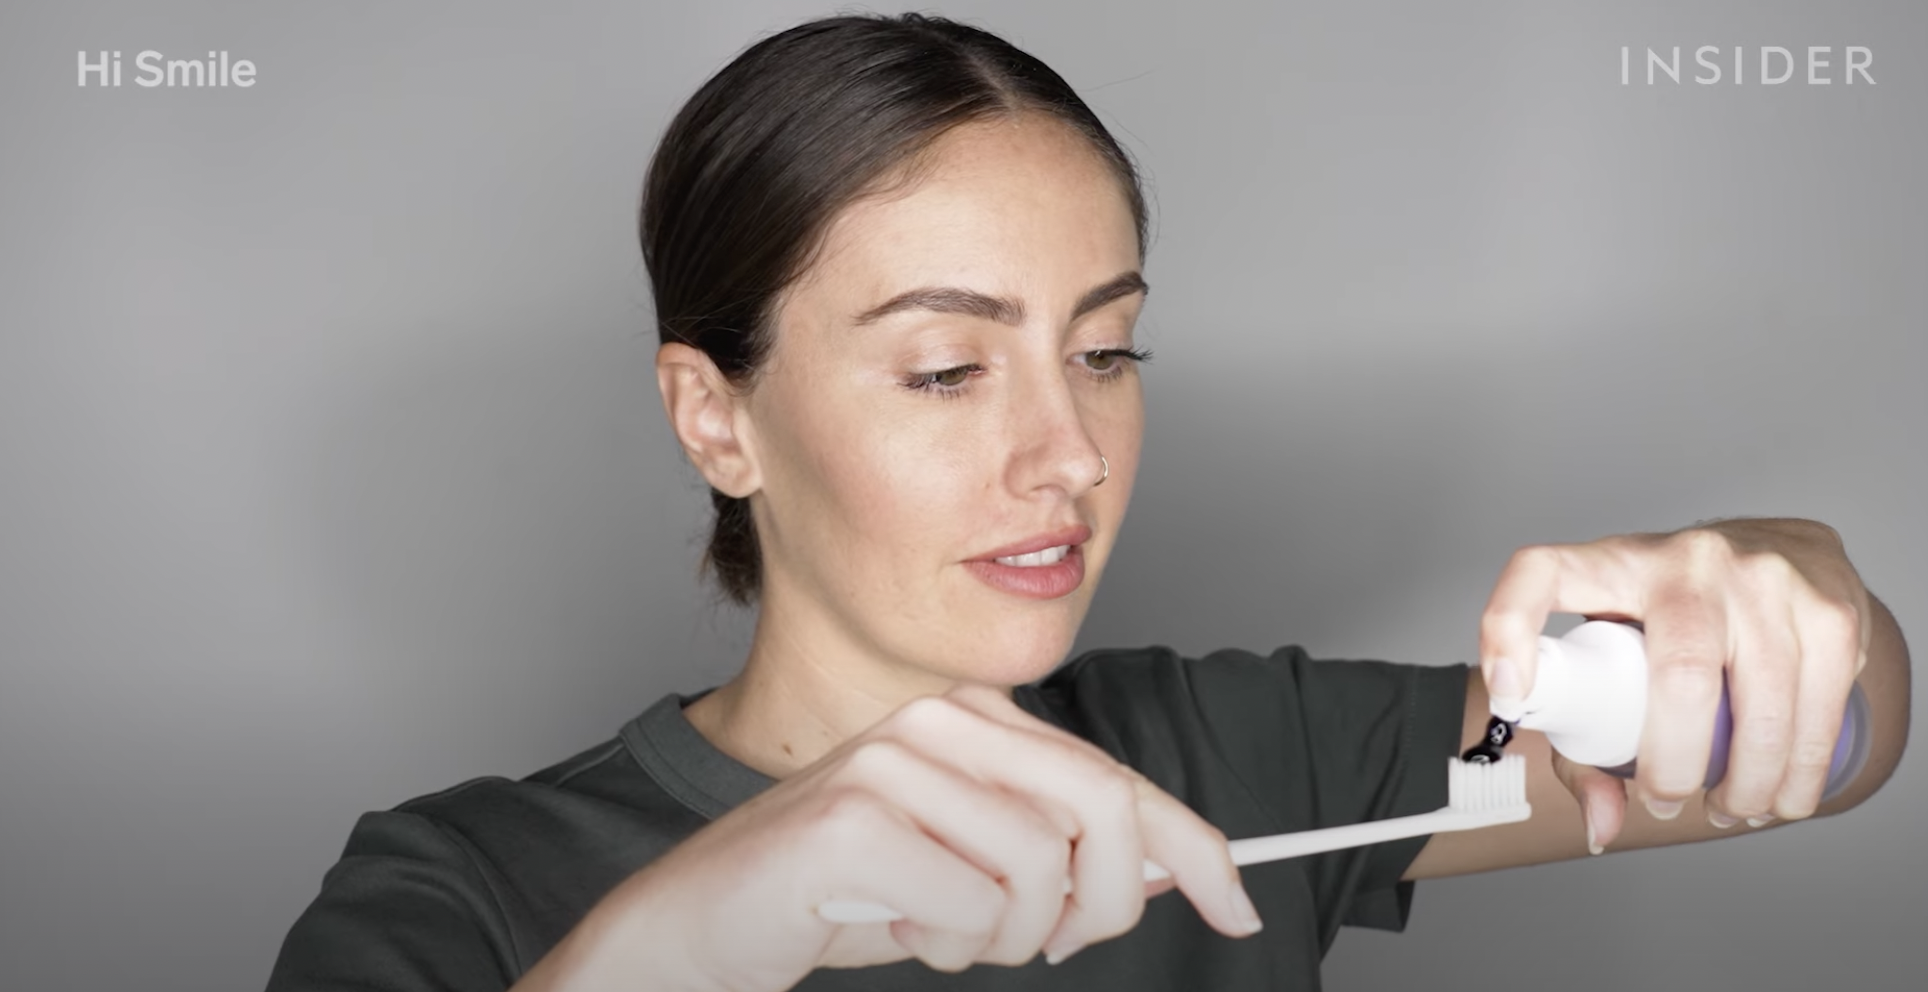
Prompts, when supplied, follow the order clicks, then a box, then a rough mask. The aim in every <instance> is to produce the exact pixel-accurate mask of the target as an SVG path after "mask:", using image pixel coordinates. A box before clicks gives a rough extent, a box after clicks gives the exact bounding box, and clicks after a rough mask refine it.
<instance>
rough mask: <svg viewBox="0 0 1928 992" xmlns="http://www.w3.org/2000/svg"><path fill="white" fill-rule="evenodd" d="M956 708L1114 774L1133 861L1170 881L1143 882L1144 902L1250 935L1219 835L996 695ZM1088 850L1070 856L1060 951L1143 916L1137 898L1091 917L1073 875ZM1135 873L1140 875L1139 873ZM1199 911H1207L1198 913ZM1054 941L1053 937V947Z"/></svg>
mask: <svg viewBox="0 0 1928 992" xmlns="http://www.w3.org/2000/svg"><path fill="white" fill-rule="evenodd" d="M962 701H963V702H964V703H965V704H966V705H969V706H971V707H973V708H974V709H978V710H979V711H981V712H984V713H986V714H987V715H988V716H989V717H991V718H993V719H996V720H999V721H1000V722H1004V723H1006V724H1007V725H1010V726H1013V727H1016V728H1020V729H1026V730H1031V729H1035V731H1036V732H1037V733H1039V734H1041V735H1043V736H1044V737H1047V738H1049V739H1051V740H1053V741H1057V740H1063V741H1064V742H1065V743H1067V744H1069V745H1072V746H1073V747H1074V749H1076V750H1080V751H1082V752H1083V753H1086V754H1088V755H1089V756H1090V757H1091V758H1092V759H1093V760H1094V761H1097V762H1099V763H1100V764H1102V765H1104V766H1106V767H1108V768H1113V769H1116V770H1117V771H1118V772H1120V773H1122V774H1123V775H1124V776H1125V777H1126V778H1128V779H1129V780H1131V782H1132V784H1133V787H1134V789H1133V801H1134V805H1135V807H1136V810H1137V815H1138V828H1139V838H1140V840H1139V849H1140V851H1141V852H1142V853H1141V854H1140V858H1141V860H1142V859H1143V858H1145V857H1149V858H1150V860H1151V861H1152V862H1153V863H1154V864H1157V865H1159V866H1160V867H1163V868H1164V869H1165V870H1166V871H1168V872H1171V874H1172V876H1173V877H1171V878H1169V879H1167V880H1164V881H1162V882H1148V883H1143V884H1144V885H1145V887H1146V890H1145V894H1146V897H1149V896H1151V895H1157V894H1159V893H1162V892H1165V891H1167V890H1169V889H1171V888H1178V889H1180V890H1181V891H1183V892H1184V893H1185V895H1186V897H1187V898H1188V899H1191V900H1192V902H1193V903H1194V904H1197V905H1198V906H1199V908H1200V912H1201V913H1202V915H1204V916H1205V918H1206V919H1207V920H1208V921H1210V922H1211V923H1212V925H1213V926H1214V927H1216V928H1217V929H1219V930H1220V931H1221V932H1223V933H1226V934H1228V935H1231V936H1244V935H1246V934H1249V933H1252V932H1254V931H1255V930H1256V929H1258V920H1257V913H1256V910H1254V909H1252V908H1251V897H1250V895H1249V894H1248V893H1247V892H1246V891H1245V887H1244V879H1243V877H1242V876H1241V875H1240V874H1239V871H1238V866H1237V865H1235V864H1233V863H1232V857H1231V849H1230V847H1229V846H1228V845H1227V844H1226V841H1225V835H1224V833H1222V832H1221V831H1219V830H1218V829H1217V828H1216V827H1213V826H1212V825H1211V824H1210V823H1208V822H1206V820H1205V819H1204V818H1202V817H1200V816H1199V815H1198V814H1197V813H1195V812H1194V811H1193V810H1192V809H1191V808H1190V807H1188V806H1186V805H1185V804H1184V803H1183V802H1181V801H1180V800H1178V799H1177V798H1176V797H1174V796H1172V795H1171V794H1170V793H1167V792H1165V791H1164V790H1163V789H1160V788H1159V787H1158V786H1157V784H1156V783H1154V782H1152V781H1151V780H1150V779H1147V778H1145V776H1144V775H1143V774H1141V773H1139V772H1138V771H1137V770H1136V769H1134V768H1132V767H1130V766H1129V765H1123V764H1120V763H1119V762H1117V761H1116V760H1115V759H1113V758H1112V757H1111V756H1110V755H1109V754H1106V753H1105V752H1104V751H1102V750H1100V749H1098V748H1097V746H1096V745H1093V744H1091V743H1090V742H1089V741H1086V740H1084V739H1083V738H1080V737H1076V736H1074V735H1072V734H1069V733H1067V732H1065V731H1064V730H1062V729H1060V728H1057V727H1054V726H1052V725H1050V724H1048V723H1045V722H1044V721H1042V720H1039V719H1037V718H1036V717H1034V716H1032V715H1031V714H1029V713H1026V712H1024V711H1023V710H1021V709H1019V708H1018V707H1017V706H1016V704H1014V703H1012V702H1011V701H1010V700H1009V699H1008V698H1006V697H1004V696H1003V695H1002V694H994V695H986V694H982V693H974V692H973V693H966V694H964V696H963V698H962ZM1153 829H1156V830H1157V831H1158V833H1157V834H1155V835H1154V834H1152V833H1148V832H1147V831H1151V830H1153ZM1088 843H1089V842H1088V840H1086V839H1084V838H1081V839H1080V840H1079V842H1078V846H1077V847H1076V848H1074V851H1073V861H1072V870H1073V877H1074V879H1075V880H1076V882H1075V887H1074V889H1073V896H1072V909H1071V911H1070V912H1069V913H1068V914H1067V919H1066V921H1065V923H1064V925H1063V926H1062V927H1061V928H1060V933H1061V934H1065V935H1066V939H1065V944H1066V945H1071V946H1083V945H1082V944H1081V943H1079V942H1077V941H1076V940H1075V939H1073V938H1072V937H1071V936H1070V934H1072V933H1078V934H1085V935H1094V936H1092V939H1094V940H1095V939H1103V938H1104V937H1111V936H1116V935H1117V934H1119V933H1123V932H1125V931H1126V930H1129V929H1131V927H1133V926H1136V925H1137V921H1138V919H1139V917H1141V916H1142V915H1143V900H1142V899H1141V900H1138V901H1137V903H1136V904H1135V905H1134V906H1133V907H1132V910H1133V911H1132V912H1131V914H1130V916H1129V917H1128V918H1123V919H1119V918H1114V917H1107V916H1103V915H1096V914H1101V913H1102V911H1103V904H1102V903H1101V902H1100V898H1099V897H1097V896H1093V895H1090V894H1089V893H1087V890H1086V888H1085V885H1084V882H1083V876H1080V875H1078V874H1077V872H1078V871H1079V868H1080V866H1081V865H1080V858H1079V854H1080V853H1081V852H1083V851H1085V850H1086V846H1087V845H1088ZM1168 858H1184V859H1186V867H1185V878H1186V882H1189V883H1190V884H1189V885H1187V884H1185V883H1181V882H1180V881H1179V880H1178V878H1177V875H1178V872H1177V871H1176V870H1175V869H1174V866H1173V865H1171V864H1169V863H1168V861H1167V859H1168ZM1140 870H1141V872H1142V867H1141V869H1140ZM1141 877H1142V876H1141ZM1153 886H1158V887H1157V888H1153ZM1207 904H1209V905H1210V906H1211V907H1214V908H1210V909H1208V908H1206V907H1207ZM1087 914H1093V915H1087ZM1057 939H1058V938H1057V937H1056V936H1054V937H1053V941H1054V942H1056V941H1057ZM1086 942H1087V943H1088V942H1089V941H1086Z"/></svg>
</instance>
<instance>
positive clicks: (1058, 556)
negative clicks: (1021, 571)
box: [996, 544, 1071, 568]
mask: <svg viewBox="0 0 1928 992" xmlns="http://www.w3.org/2000/svg"><path fill="white" fill-rule="evenodd" d="M1070 553H1071V545H1069V544H1060V545H1058V546H1057V547H1055V548H1045V549H1044V550H1043V551H1033V552H1031V553H1030V554H1028V555H1012V556H1011V557H1009V558H998V559H996V561H997V563H998V564H1000V565H1015V566H1017V567H1018V568H1036V567H1038V566H1040V565H1056V564H1057V563H1059V562H1061V561H1063V560H1064V556H1065V555H1068V554H1070Z"/></svg>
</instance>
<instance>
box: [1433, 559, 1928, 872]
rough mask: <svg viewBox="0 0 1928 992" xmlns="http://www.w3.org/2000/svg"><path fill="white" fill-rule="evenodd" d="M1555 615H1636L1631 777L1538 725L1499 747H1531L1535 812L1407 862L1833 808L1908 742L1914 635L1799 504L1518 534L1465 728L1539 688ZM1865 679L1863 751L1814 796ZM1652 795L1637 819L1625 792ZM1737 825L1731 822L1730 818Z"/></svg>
mask: <svg viewBox="0 0 1928 992" xmlns="http://www.w3.org/2000/svg"><path fill="white" fill-rule="evenodd" d="M1553 613H1575V614H1581V615H1584V616H1586V617H1589V618H1591V619H1619V620H1639V621H1641V623H1642V626H1643V627H1644V628H1645V631H1646V643H1647V653H1648V664H1649V666H1650V677H1649V687H1648V693H1649V702H1648V709H1647V712H1648V718H1647V720H1646V724H1645V729H1644V730H1643V733H1642V739H1641V745H1640V752H1639V754H1640V758H1639V773H1638V776H1637V778H1636V780H1635V781H1634V782H1633V783H1628V782H1624V781H1623V780H1621V779H1618V778H1614V777H1613V776H1611V775H1608V774H1606V773H1605V772H1602V771H1600V770H1599V769H1596V768H1589V767H1586V766H1582V765H1576V764H1573V763H1571V762H1569V761H1567V760H1566V759H1565V758H1563V757H1561V756H1560V755H1558V754H1557V753H1555V752H1554V751H1553V750H1552V749H1551V747H1549V746H1548V744H1547V740H1546V738H1545V737H1544V736H1542V735H1541V734H1538V733H1535V732H1533V731H1529V730H1522V731H1519V733H1518V735H1517V736H1516V737H1515V738H1514V740H1513V743H1512V744H1510V745H1509V746H1508V751H1509V752H1511V753H1519V754H1524V755H1526V756H1527V759H1528V782H1527V798H1528V799H1529V801H1531V802H1532V803H1533V807H1534V809H1533V817H1532V818H1531V819H1529V820H1526V821H1524V822H1521V823H1514V824H1508V825H1505V826H1499V827H1489V828H1486V829H1483V830H1473V831H1464V832H1456V833H1444V834H1436V835H1434V836H1433V837H1432V838H1431V839H1430V840H1428V841H1427V844H1426V846H1425V848H1424V849H1422V850H1421V851H1420V854H1419V856H1418V857H1417V858H1416V859H1415V860H1414V861H1413V863H1412V865H1411V866H1410V867H1409V868H1408V869H1407V871H1406V873H1405V875H1404V877H1405V878H1408V879H1417V878H1436V877H1440V876H1446V875H1461V874H1466V873H1469V872H1479V871H1491V870H1494V869H1499V868H1510V867H1516V866H1520V865H1529V864H1539V863H1542V862H1547V861H1558V860H1562V859H1566V858H1574V857H1581V856H1583V855H1585V854H1586V853H1588V852H1589V850H1591V851H1592V852H1593V853H1599V852H1600V851H1601V850H1602V849H1603V848H1605V847H1607V846H1609V845H1610V846H1611V847H1612V848H1613V849H1614V850H1629V849H1633V848H1640V847H1658V846H1661V845H1665V844H1682V843H1687V842H1690V841H1700V840H1711V839H1713V838H1716V837H1730V836H1735V835H1737V834H1739V833H1747V832H1751V831H1752V830H1754V829H1758V828H1760V827H1764V826H1767V825H1769V824H1770V823H1786V822H1789V821H1792V820H1799V819H1804V818H1806V817H1808V816H1812V815H1821V816H1828V815H1832V814H1834V813H1838V812H1841V811H1842V810H1845V809H1849V808H1851V807H1853V806H1855V805H1858V804H1859V803H1860V802H1861V801H1862V800H1864V799H1866V798H1867V797H1868V796H1870V795H1873V794H1874V792H1875V790H1877V789H1879V788H1880V787H1881V785H1882V783H1884V782H1886V781H1887V779H1888V777H1889V775H1891V774H1892V773H1893V772H1894V769H1895V766H1896V765H1898V764H1899V763H1900V761H1901V753H1902V751H1903V749H1904V748H1905V746H1906V744H1907V740H1908V723H1909V696H1910V694H1911V693H1910V681H1911V680H1910V672H1909V660H1908V647H1907V644H1906V642H1905V641H1904V640H1903V638H1902V634H1901V628H1900V626H1899V625H1898V624H1897V623H1896V621H1895V618H1894V615H1893V614H1891V613H1890V612H1889V611H1888V609H1887V607H1886V606H1885V605H1883V604H1882V603H1881V601H1880V600H1877V599H1875V598H1874V596H1873V595H1872V594H1870V593H1869V592H1868V590H1867V588H1866V587H1865V586H1863V585H1862V584H1861V579H1860V576H1859V575H1858V574H1857V573H1856V571H1855V569H1854V567H1853V565H1851V564H1850V563H1849V562H1848V558H1847V554H1846V551H1845V549H1844V548H1843V546H1842V542H1841V539H1840V535H1839V534H1837V533H1836V532H1835V531H1834V529H1833V528H1831V527H1828V526H1826V525H1825V524H1820V523H1816V522H1814V521H1810V520H1724V521H1715V522H1710V523H1705V524H1701V525H1697V526H1694V527H1690V528H1687V529H1685V530H1681V531H1676V532H1674V533H1672V534H1629V535H1622V536H1618V537H1609V538H1603V539H1601V540H1599V541H1593V542H1590V543H1587V544H1571V545H1543V546H1535V547H1529V548H1523V549H1521V550H1520V551H1518V552H1516V553H1515V554H1514V555H1513V558H1512V560H1511V561H1510V562H1508V564H1507V566H1506V568H1505V570H1504V571H1503V572H1502V573H1501V576H1500V579H1499V582H1498V583H1497V584H1496V586H1495V588H1494V590H1493V595H1492V597H1491V599H1490V600H1489V601H1488V604H1487V608H1486V612H1485V614H1484V616H1483V617H1482V619H1481V625H1480V669H1479V670H1478V671H1475V672H1473V673H1472V674H1471V677H1470V678H1469V680H1468V684H1467V691H1466V712H1465V726H1464V732H1463V735H1462V740H1463V742H1464V743H1465V744H1467V745H1471V744H1473V743H1475V742H1477V741H1478V740H1479V739H1480V738H1481V737H1482V736H1484V732H1485V729H1486V724H1487V720H1488V717H1489V716H1491V715H1492V713H1494V712H1498V713H1500V714H1501V715H1503V716H1509V717H1513V716H1516V715H1517V713H1518V709H1517V707H1518V705H1519V701H1520V700H1522V699H1524V698H1525V697H1526V694H1527V693H1528V692H1529V691H1530V690H1531V688H1532V685H1533V677H1534V674H1535V673H1534V670H1533V669H1534V662H1535V660H1536V659H1537V657H1538V637H1539V635H1540V633H1541V631H1542V630H1543V629H1544V627H1545V626H1546V621H1547V618H1548V616H1549V615H1550V614H1553ZM1723 670H1725V672H1726V675H1727V680H1728V685H1729V692H1730V695H1731V697H1732V706H1733V714H1734V736H1733V743H1732V750H1731V753H1730V758H1729V764H1728V770H1727V774H1726V776H1725V777H1724V778H1723V779H1722V780H1721V782H1720V784H1719V785H1717V786H1716V787H1715V788H1714V789H1712V790H1709V791H1706V792H1705V793H1703V792H1702V789H1701V785H1702V778H1703V776H1704V773H1705V771H1706V768H1707V762H1708V759H1709V757H1710V744H1711V742H1710V740H1709V735H1708V733H1707V730H1708V728H1709V727H1711V726H1712V725H1713V722H1714V711H1715V709H1716V707H1717V706H1718V704H1719V698H1720V689H1721V684H1722V673H1723ZM1857 682H1858V683H1859V684H1860V685H1861V689H1862V691H1863V692H1864V693H1865V694H1866V695H1867V697H1868V703H1869V707H1870V709H1871V711H1872V712H1871V714H1870V722H1871V723H1872V731H1873V737H1872V741H1871V748H1870V754H1869V757H1868V762H1867V764H1866V766H1864V768H1863V769H1862V771H1861V773H1860V775H1859V776H1858V777H1857V778H1856V779H1855V781H1854V782H1853V783H1851V784H1850V785H1849V786H1848V787H1847V788H1846V789H1845V790H1844V791H1843V792H1842V793H1841V794H1840V795H1838V796H1836V797H1835V798H1834V799H1833V800H1831V801H1829V802H1828V803H1826V804H1825V805H1822V804H1821V803H1820V798H1821V793H1822V790H1823V787H1824V786H1825V782H1826V776H1827V771H1828V764H1829V761H1830V759H1831V757H1832V755H1833V753H1834V744H1835V737H1836V734H1837V732H1838V730H1839V728H1840V726H1841V716H1842V712H1843V710H1844V709H1845V707H1846V704H1847V696H1848V692H1849V687H1850V686H1851V685H1852V684H1854V683H1857ZM1630 792H1631V793H1633V794H1637V795H1639V796H1640V797H1641V799H1642V805H1643V806H1644V807H1645V809H1646V812H1644V813H1642V814H1639V815H1634V816H1629V815H1628V812H1627V810H1628V806H1629V805H1630V804H1629V802H1628V797H1629V794H1630ZM1743 822H1744V823H1746V824H1747V825H1746V826H1740V824H1741V823H1743Z"/></svg>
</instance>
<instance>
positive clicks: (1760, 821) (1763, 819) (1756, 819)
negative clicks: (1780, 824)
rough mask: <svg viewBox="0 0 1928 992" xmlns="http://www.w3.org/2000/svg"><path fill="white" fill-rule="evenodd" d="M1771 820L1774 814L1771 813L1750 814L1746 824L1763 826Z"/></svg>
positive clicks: (1772, 820) (1771, 821)
mask: <svg viewBox="0 0 1928 992" xmlns="http://www.w3.org/2000/svg"><path fill="white" fill-rule="evenodd" d="M1773 822H1774V815H1773V814H1772V813H1770V814H1767V815H1766V816H1750V817H1748V818H1747V825H1748V826H1750V827H1765V826H1767V825H1768V824H1770V823H1773Z"/></svg>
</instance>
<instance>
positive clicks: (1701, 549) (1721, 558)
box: [1671, 527, 1734, 567]
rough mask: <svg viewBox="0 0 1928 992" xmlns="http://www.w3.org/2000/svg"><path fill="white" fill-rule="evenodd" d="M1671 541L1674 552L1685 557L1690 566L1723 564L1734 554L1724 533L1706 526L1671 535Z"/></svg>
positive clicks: (1730, 543)
mask: <svg viewBox="0 0 1928 992" xmlns="http://www.w3.org/2000/svg"><path fill="white" fill-rule="evenodd" d="M1671 543H1672V545H1673V547H1674V549H1675V551H1676V553H1678V554H1679V555H1681V557H1683V558H1684V559H1686V561H1687V562H1688V564H1689V565H1690V566H1698V567H1706V566H1711V565H1717V564H1724V563H1727V562H1728V561H1730V560H1731V559H1732V557H1733V554H1734V545H1733V543H1732V542H1730V541H1729V540H1728V539H1727V536H1726V535H1725V534H1722V533H1721V532H1720V531H1717V530H1710V529H1708V528H1706V527H1692V528H1689V529H1687V530H1683V531H1681V532H1680V533H1678V534H1675V535H1674V536H1673V539H1672V541H1671Z"/></svg>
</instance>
